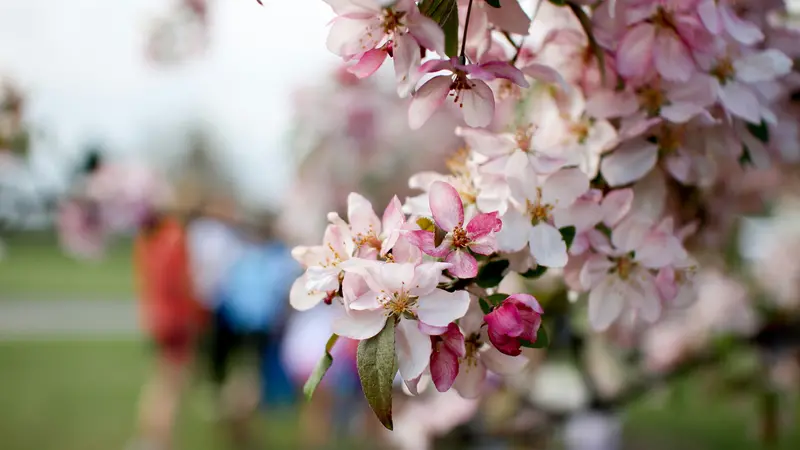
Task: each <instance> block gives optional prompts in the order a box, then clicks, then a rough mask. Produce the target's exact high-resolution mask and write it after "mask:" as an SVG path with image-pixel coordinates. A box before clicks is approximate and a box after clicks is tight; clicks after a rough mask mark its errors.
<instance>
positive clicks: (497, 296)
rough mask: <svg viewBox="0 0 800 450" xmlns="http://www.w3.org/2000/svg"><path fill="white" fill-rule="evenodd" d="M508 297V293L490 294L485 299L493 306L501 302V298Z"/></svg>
mask: <svg viewBox="0 0 800 450" xmlns="http://www.w3.org/2000/svg"><path fill="white" fill-rule="evenodd" d="M507 298H508V294H492V295H490V296H489V297H487V298H486V301H487V302H489V304H491V305H493V306H497V305H499V304H500V303H503V300H505V299H507Z"/></svg>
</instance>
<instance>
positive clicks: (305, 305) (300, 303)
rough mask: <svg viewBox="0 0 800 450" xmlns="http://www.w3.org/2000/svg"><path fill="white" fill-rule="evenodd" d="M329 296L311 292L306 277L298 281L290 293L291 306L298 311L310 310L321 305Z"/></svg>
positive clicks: (323, 293)
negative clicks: (307, 286)
mask: <svg viewBox="0 0 800 450" xmlns="http://www.w3.org/2000/svg"><path fill="white" fill-rule="evenodd" d="M326 296H327V294H326V293H325V292H319V291H309V290H308V289H307V288H306V278H305V275H303V276H302V277H300V278H298V279H296V280H295V281H294V283H293V284H292V289H291V291H289V304H290V305H292V308H294V309H296V310H298V311H306V310H309V309H311V308H313V307H315V306H317V305H318V304H319V302H321V301H322V299H323V298H325V297H326Z"/></svg>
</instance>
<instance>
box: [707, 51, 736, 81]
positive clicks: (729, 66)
mask: <svg viewBox="0 0 800 450" xmlns="http://www.w3.org/2000/svg"><path fill="white" fill-rule="evenodd" d="M711 75H713V76H714V77H716V78H717V80H719V82H720V84H725V83H727V82H728V81H730V80H732V79H733V76H734V75H736V70H735V69H734V68H733V61H731V59H730V58H728V57H725V58H722V59H720V60H719V61H718V62H717V65H715V66H714V68H713V69H711Z"/></svg>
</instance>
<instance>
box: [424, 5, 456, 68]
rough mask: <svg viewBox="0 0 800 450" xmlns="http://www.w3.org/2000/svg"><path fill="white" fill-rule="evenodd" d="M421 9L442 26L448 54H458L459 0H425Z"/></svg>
mask: <svg viewBox="0 0 800 450" xmlns="http://www.w3.org/2000/svg"><path fill="white" fill-rule="evenodd" d="M419 10H420V12H422V14H425V15H426V16H428V17H430V18H431V19H433V20H434V21H435V22H436V23H438V24H439V26H440V27H441V28H442V31H443V32H444V47H445V52H446V53H447V56H450V57H453V56H458V0H423V1H422V2H420V4H419Z"/></svg>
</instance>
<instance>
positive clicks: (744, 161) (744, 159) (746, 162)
mask: <svg viewBox="0 0 800 450" xmlns="http://www.w3.org/2000/svg"><path fill="white" fill-rule="evenodd" d="M739 165H740V166H742V167H744V166H752V165H754V164H753V157H752V156H751V155H750V149H749V148H747V146H746V145H742V154H741V155H740V156H739Z"/></svg>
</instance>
